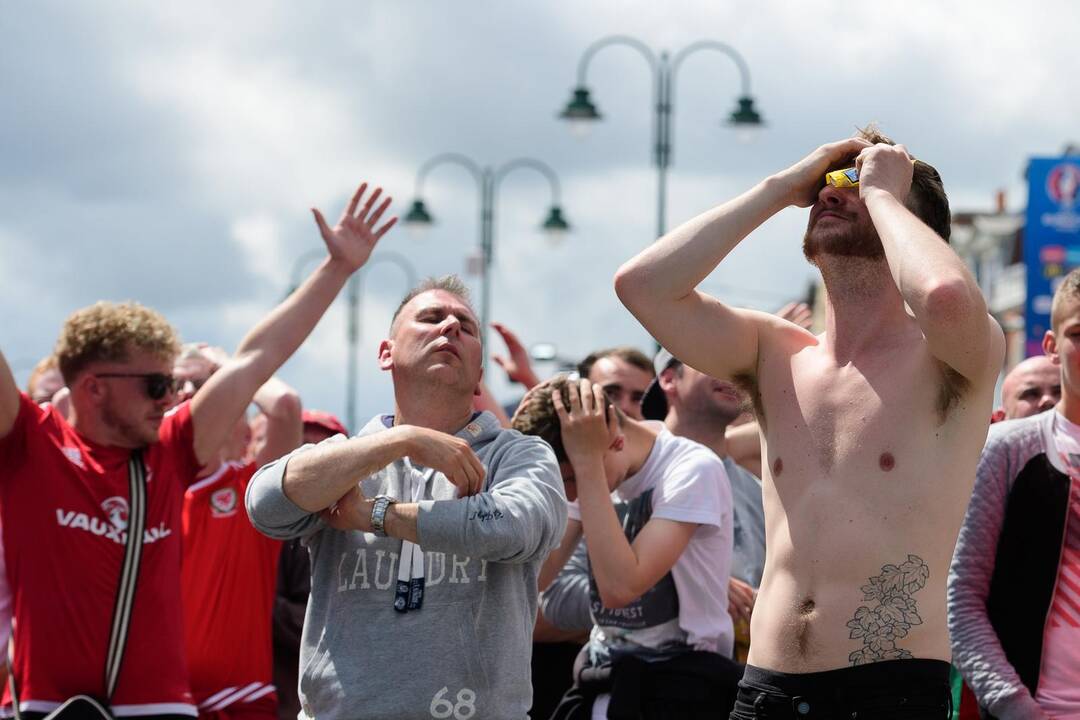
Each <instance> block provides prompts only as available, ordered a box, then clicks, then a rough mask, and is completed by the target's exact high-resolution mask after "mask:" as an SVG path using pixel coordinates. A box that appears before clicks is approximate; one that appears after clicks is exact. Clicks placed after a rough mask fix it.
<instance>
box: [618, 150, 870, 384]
mask: <svg viewBox="0 0 1080 720" xmlns="http://www.w3.org/2000/svg"><path fill="white" fill-rule="evenodd" d="M868 144H869V143H867V142H866V141H864V140H858V139H849V140H842V141H840V142H836V143H831V144H829V145H823V146H821V147H820V148H818V149H817V150H816V151H814V152H813V153H812V154H810V155H809V156H808V157H806V158H805V159H803V160H802V161H801V162H799V163H797V164H796V165H793V166H792V167H790V168H788V169H787V170H785V171H783V172H781V173H778V174H776V175H773V176H771V177H769V178H766V179H765V180H764V181H762V182H761V183H759V184H758V185H757V186H755V187H754V188H752V189H750V190H749V191H747V192H745V193H743V194H742V195H740V196H739V197H737V198H735V199H734V200H731V201H729V202H727V203H725V204H723V205H721V206H720V207H718V208H715V209H713V210H710V211H708V212H706V213H703V214H702V215H699V216H698V217H696V218H694V219H693V220H690V221H689V222H686V223H683V224H682V225H680V226H679V227H677V228H675V229H674V230H672V231H671V232H670V233H668V234H667V235H665V236H664V237H662V238H660V240H658V241H657V242H656V243H654V244H653V245H652V246H650V247H649V248H647V249H645V250H644V251H643V252H641V253H640V254H639V255H638V256H637V257H635V258H633V259H632V260H630V261H629V262H627V263H626V264H624V265H623V266H622V267H621V268H619V271H618V273H616V275H615V292H616V293H617V294H618V295H619V299H620V300H622V302H623V304H624V305H625V306H626V307H627V309H629V310H630V312H631V313H633V314H634V316H635V317H636V318H637V319H638V320H639V321H640V322H641V324H642V325H644V326H645V328H646V329H648V331H649V332H650V333H652V335H653V337H655V338H656V339H657V340H658V341H659V342H660V344H661V345H663V346H664V347H665V348H667V349H668V350H670V351H671V352H672V353H673V354H674V355H675V356H676V357H678V358H679V359H681V360H683V362H686V363H687V364H689V365H691V366H692V367H695V368H697V369H698V370H700V371H702V372H704V373H707V374H709V375H712V376H714V377H719V378H731V377H732V376H733V375H735V374H737V373H739V372H744V371H747V370H749V371H751V372H754V371H755V370H756V362H757V356H758V341H759V330H760V329H761V328H763V327H769V326H771V325H774V324H778V323H780V322H781V321H779V320H778V319H777V318H776V317H775V316H772V315H769V314H768V313H759V312H754V311H749V310H740V309H736V308H731V307H728V306H727V305H724V304H723V303H721V302H720V301H718V300H716V299H715V298H712V297H709V296H708V295H705V294H704V293H700V292H698V291H697V290H695V288H696V287H697V286H698V285H699V284H700V283H701V281H702V280H704V279H705V278H706V277H707V276H708V275H709V273H711V272H712V271H713V269H715V268H716V266H717V265H718V264H719V263H720V261H722V260H723V259H724V258H725V257H727V255H728V253H730V252H731V251H732V250H733V249H734V248H735V246H736V245H738V244H739V242H740V241H742V239H743V238H745V237H746V236H747V235H749V234H750V233H751V232H753V231H754V230H755V229H756V228H757V227H758V226H759V225H761V223H763V222H765V221H766V220H767V219H769V218H770V217H772V216H773V215H775V214H776V213H777V212H779V211H780V210H782V209H784V208H785V207H787V206H789V205H798V206H800V207H808V206H810V205H812V204H813V202H814V199H815V197H816V192H817V189H818V188H819V187H820V185H821V180H822V178H823V177H824V175H825V173H826V172H827V171H828V169H829V168H830V167H831V166H832V165H834V164H835V163H837V162H839V161H840V160H842V159H843V158H845V157H850V156H852V155H855V154H856V153H858V152H859V151H860V150H862V149H863V148H864V147H866V146H867V145H868ZM721 346H722V347H723V348H724V352H723V353H717V352H716V348H717V347H721Z"/></svg>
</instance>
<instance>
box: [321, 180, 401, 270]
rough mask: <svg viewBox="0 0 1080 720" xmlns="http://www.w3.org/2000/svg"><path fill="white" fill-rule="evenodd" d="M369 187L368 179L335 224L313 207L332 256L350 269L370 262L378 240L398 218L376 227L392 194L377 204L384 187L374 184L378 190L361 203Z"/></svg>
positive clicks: (388, 204) (356, 268) (324, 240)
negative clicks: (369, 259)
mask: <svg viewBox="0 0 1080 720" xmlns="http://www.w3.org/2000/svg"><path fill="white" fill-rule="evenodd" d="M367 187H368V184H367V183H366V182H364V183H361V184H360V187H359V188H358V189H357V191H356V193H355V194H354V195H353V197H352V200H350V201H349V206H348V207H347V208H345V212H343V213H342V214H341V219H340V220H338V221H337V224H336V225H334V227H330V226H329V225H327V223H326V219H325V218H323V214H322V213H321V212H319V210H318V209H317V208H312V209H311V212H312V214H314V215H315V222H316V223H317V224H318V226H319V233H320V234H321V235H322V239H323V242H325V243H326V249H327V250H328V251H329V253H330V257H331V258H333V259H334V260H338V261H340V262H342V263H345V265H346V266H348V267H349V268H350V269H351V270H358V269H359V268H360V267H361V266H363V264H364V263H365V262H367V259H368V258H369V257H370V256H371V251H372V250H374V249H375V245H376V243H378V242H379V239H380V238H382V236H383V235H385V234H386V232H387V231H388V230H389V229H390V228H392V227H393V226H394V223H396V222H397V218H396V217H392V218H390V219H389V220H387V221H386V222H385V223H383V225H382V227H380V228H378V229H376V227H375V226H376V225H377V224H378V222H379V220H380V218H382V216H383V213H385V212H386V208H388V207H390V200H391V199H392V198H390V197H389V196H387V197H386V198H385V199H384V200H383V201H382V202H381V203H379V204H378V206H376V205H375V203H376V202H378V200H379V196H380V195H382V188H381V187H380V188H375V192H373V193H371V195H370V196H369V197H368V198H367V200H366V201H364V203H363V205H361V204H360V202H361V200H363V199H364V194H365V193H366V192H367ZM357 208H359V210H357ZM372 208H374V210H372Z"/></svg>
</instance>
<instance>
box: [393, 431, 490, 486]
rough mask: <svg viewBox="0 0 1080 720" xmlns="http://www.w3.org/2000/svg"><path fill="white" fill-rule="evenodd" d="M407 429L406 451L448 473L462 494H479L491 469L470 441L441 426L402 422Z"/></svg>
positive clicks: (431, 466) (419, 462)
mask: <svg viewBox="0 0 1080 720" xmlns="http://www.w3.org/2000/svg"><path fill="white" fill-rule="evenodd" d="M395 429H396V430H398V432H400V433H403V435H404V439H405V444H406V453H405V454H406V455H407V456H408V457H409V458H411V459H412V461H413V462H415V463H416V464H418V465H423V466H424V467H429V468H432V469H434V470H437V471H438V472H441V473H442V474H443V475H445V476H446V479H447V480H449V481H450V482H451V483H452V484H453V485H454V486H455V487H456V488H457V489H458V496H459V497H466V496H468V495H475V494H476V493H478V492H480V490H481V489H482V488H483V487H484V477H485V475H486V474H487V470H486V469H485V468H484V465H483V463H481V462H480V458H478V457H477V456H476V453H474V452H473V449H472V448H471V447H469V443H467V442H465V441H464V440H462V439H461V438H459V437H454V436H453V435H447V434H446V433H443V432H439V431H438V430H431V429H428V428H422V427H417V426H415V425H398V426H397V428H395Z"/></svg>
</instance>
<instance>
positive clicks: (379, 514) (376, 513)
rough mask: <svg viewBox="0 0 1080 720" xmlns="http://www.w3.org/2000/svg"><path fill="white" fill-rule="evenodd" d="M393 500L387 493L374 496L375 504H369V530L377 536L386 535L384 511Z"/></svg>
mask: <svg viewBox="0 0 1080 720" xmlns="http://www.w3.org/2000/svg"><path fill="white" fill-rule="evenodd" d="M395 502H397V501H396V500H394V498H392V497H390V496H389V495H376V496H375V504H374V505H372V506H371V531H372V532H373V533H375V534H376V535H377V536H378V537H386V527H385V523H386V511H387V510H389V509H390V506H391V505H392V504H394V503H395Z"/></svg>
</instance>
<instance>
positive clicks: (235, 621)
mask: <svg viewBox="0 0 1080 720" xmlns="http://www.w3.org/2000/svg"><path fill="white" fill-rule="evenodd" d="M210 350H211V349H200V348H198V347H194V348H193V347H187V348H185V352H184V355H183V356H182V358H181V362H179V363H177V366H176V368H175V370H174V372H175V373H176V375H177V376H178V377H180V376H182V374H184V373H185V371H186V370H190V369H192V366H193V365H195V366H196V368H195V369H196V372H194V373H188V374H187V375H186V379H187V380H188V382H192V383H193V384H198V385H200V386H201V385H203V384H205V383H206V381H207V380H209V378H210V376H211V375H212V374H213V373H214V372H216V371H217V370H218V369H220V367H222V366H223V365H224V364H225V363H224V362H222V360H221V359H217V358H215V357H213V356H212V355H211V353H210V352H209V351H210ZM223 353H224V351H222V352H221V354H223ZM193 358H194V359H202V360H204V361H205V362H202V363H192V362H185V361H184V360H185V359H193ZM225 358H227V356H225ZM254 402H255V405H256V406H258V408H259V409H260V410H261V411H262V412H261V415H262V417H264V418H265V424H266V441H265V442H264V443H263V445H262V447H261V449H260V450H259V452H258V453H257V454H256V455H255V456H254V458H252V459H251V460H249V461H248V462H244V461H243V460H242V458H244V456H245V454H246V453H247V446H248V441H249V440H250V437H251V430H250V428H249V426H248V421H247V418H246V417H241V418H240V419H239V420H237V422H236V425H235V426H234V429H233V432H232V433H231V434H230V437H229V439H228V440H227V441H226V442H225V445H224V446H223V447H222V449H221V451H220V452H219V457H218V458H216V459H215V460H213V461H211V462H210V463H208V464H207V465H206V467H204V468H203V469H202V471H201V472H200V473H199V477H198V480H197V481H196V482H195V483H194V484H193V485H191V486H190V487H189V488H188V489H187V492H186V493H185V494H184V510H183V554H184V560H183V570H182V572H181V576H180V577H181V590H182V597H183V603H184V634H185V640H186V645H187V662H188V671H189V673H190V677H191V692H192V695H194V697H195V703H196V704H197V705H198V707H199V717H201V718H222V719H224V718H230V719H232V720H236V719H238V718H265V719H267V720H273V719H274V718H276V717H277V705H278V702H277V694H276V692H275V690H276V688H275V687H274V682H273V642H272V640H271V628H272V617H271V612H272V610H273V608H274V589H275V584H276V573H277V564H278V554H279V552H280V550H281V542H280V541H277V540H273V539H271V538H268V537H266V536H264V535H262V534H261V533H259V532H257V531H256V530H255V528H254V527H252V525H251V522H250V521H249V520H248V518H247V513H246V512H244V507H243V498H244V493H245V491H246V490H247V484H248V482H249V481H250V480H251V476H252V475H254V474H255V471H256V470H258V469H259V467H261V466H262V465H265V464H266V463H268V462H270V461H271V460H275V459H277V458H279V457H281V456H282V455H284V454H286V453H287V452H289V451H291V450H294V449H295V448H296V447H298V446H299V445H300V437H301V428H302V422H301V415H300V412H301V410H300V396H299V395H298V394H297V393H296V391H295V390H293V389H292V388H291V387H289V386H288V385H286V384H285V383H284V382H282V381H281V380H278V379H277V378H270V380H269V381H267V382H266V384H264V385H263V386H262V387H261V388H259V390H258V391H257V392H256V393H255V397H254Z"/></svg>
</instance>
